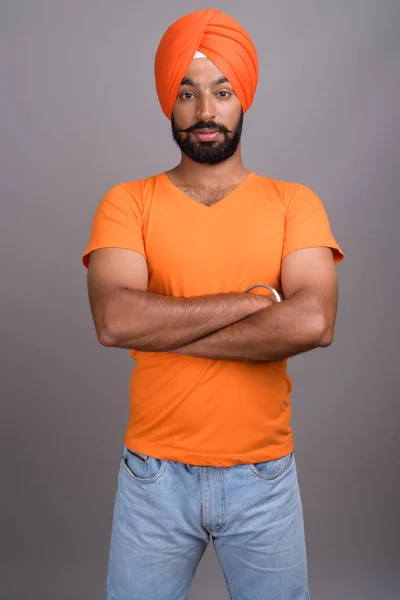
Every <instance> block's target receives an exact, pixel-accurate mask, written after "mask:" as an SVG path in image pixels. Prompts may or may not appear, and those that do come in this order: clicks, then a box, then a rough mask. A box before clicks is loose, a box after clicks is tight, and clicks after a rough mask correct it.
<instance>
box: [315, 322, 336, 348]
mask: <svg viewBox="0 0 400 600" xmlns="http://www.w3.org/2000/svg"><path fill="white" fill-rule="evenodd" d="M333 331H334V326H333V325H332V323H327V322H326V320H324V322H323V324H322V326H321V327H320V331H319V336H318V346H319V347H320V348H327V347H328V346H330V345H331V344H332V342H333Z"/></svg>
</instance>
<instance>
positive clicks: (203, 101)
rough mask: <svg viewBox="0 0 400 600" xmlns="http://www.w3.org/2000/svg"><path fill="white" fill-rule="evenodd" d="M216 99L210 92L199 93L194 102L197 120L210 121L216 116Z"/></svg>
mask: <svg viewBox="0 0 400 600" xmlns="http://www.w3.org/2000/svg"><path fill="white" fill-rule="evenodd" d="M216 107H217V105H216V101H215V99H214V98H213V96H212V95H211V94H202V95H199V98H198V100H197V103H196V118H197V119H198V120H199V121H210V120H212V119H215V117H216V112H217V111H216Z"/></svg>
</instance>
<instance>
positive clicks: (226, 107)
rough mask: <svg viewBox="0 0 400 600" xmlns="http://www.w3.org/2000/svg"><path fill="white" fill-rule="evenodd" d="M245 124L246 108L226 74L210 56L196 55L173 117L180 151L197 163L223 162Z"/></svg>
mask: <svg viewBox="0 0 400 600" xmlns="http://www.w3.org/2000/svg"><path fill="white" fill-rule="evenodd" d="M242 125H243V110H242V107H241V105H240V102H239V99H238V98H237V96H236V95H235V93H234V91H233V88H232V86H231V85H230V83H229V82H228V80H227V79H226V77H224V75H223V74H222V73H221V71H219V69H217V67H216V66H215V65H214V64H213V63H212V62H211V61H210V60H209V59H208V58H196V59H194V60H193V61H192V63H191V65H190V67H189V69H188V71H187V72H186V74H185V77H184V79H183V80H182V84H181V86H180V88H179V92H178V97H177V99H176V102H175V105H174V108H173V112H172V117H171V126H172V135H173V138H174V140H175V142H176V143H177V144H178V146H179V148H180V149H181V151H182V152H183V153H184V154H186V155H187V156H188V157H189V158H191V159H192V160H194V161H195V162H198V163H202V164H209V165H216V164H218V163H221V162H223V161H225V160H227V159H228V158H230V157H231V156H233V154H235V152H236V150H237V148H238V145H239V142H240V137H241V134H242Z"/></svg>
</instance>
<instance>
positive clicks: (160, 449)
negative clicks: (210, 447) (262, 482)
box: [124, 435, 294, 467]
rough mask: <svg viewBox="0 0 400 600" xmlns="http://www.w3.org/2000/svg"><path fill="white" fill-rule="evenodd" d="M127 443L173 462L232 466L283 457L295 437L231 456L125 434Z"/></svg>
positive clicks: (154, 456) (138, 449)
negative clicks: (193, 450) (172, 445)
mask: <svg viewBox="0 0 400 600" xmlns="http://www.w3.org/2000/svg"><path fill="white" fill-rule="evenodd" d="M124 443H125V445H126V446H127V447H128V448H130V449H131V450H136V451H138V452H141V453H142V454H146V455H148V456H152V457H153V458H160V459H162V460H170V461H172V462H180V463H185V464H189V465H193V466H199V467H208V466H210V467H232V466H234V465H241V464H255V463H259V462H264V461H267V460H276V459H277V458H282V457H283V456H286V454H289V452H292V450H293V449H294V440H293V437H290V439H288V440H287V441H286V442H285V443H284V444H279V445H275V444H274V445H271V447H270V448H268V447H266V448H262V449H259V450H255V451H252V452H248V453H247V454H243V453H241V454H234V453H231V454H230V455H229V456H224V455H221V454H218V455H217V454H214V455H211V454H207V455H204V454H199V453H195V452H191V451H184V450H179V449H175V448H172V447H168V446H159V445H153V444H148V443H147V442H144V441H142V440H139V439H137V438H133V437H130V436H129V435H126V436H125V440H124Z"/></svg>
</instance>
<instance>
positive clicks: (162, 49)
mask: <svg viewBox="0 0 400 600" xmlns="http://www.w3.org/2000/svg"><path fill="white" fill-rule="evenodd" d="M197 50H198V51H199V52H202V53H203V54H205V55H206V56H207V58H209V59H210V60H211V61H212V62H213V63H214V64H215V66H216V67H217V68H218V69H219V70H220V71H221V73H223V75H224V76H225V77H226V78H227V79H228V81H229V83H230V84H231V86H232V88H233V91H234V92H235V94H236V96H237V97H238V98H239V101H240V103H241V105H242V108H243V112H246V111H247V110H248V109H249V108H250V106H251V103H252V102H253V98H254V94H255V91H256V87H257V82H258V57H257V51H256V49H255V46H254V44H253V42H252V41H251V39H250V37H249V34H248V33H247V31H246V30H245V29H244V28H243V27H242V26H241V25H240V24H239V23H238V22H237V21H235V19H233V18H232V17H230V16H228V15H226V14H224V13H222V12H221V11H219V10H217V9H216V8H208V9H206V10H198V11H196V12H192V13H189V14H188V15H185V16H184V17H181V18H180V19H178V20H177V21H175V22H174V23H172V25H170V27H169V28H168V29H167V31H166V32H165V33H164V35H163V37H162V38H161V41H160V44H159V46H158V49H157V52H156V56H155V61H154V74H155V80H156V88H157V95H158V99H159V101H160V104H161V108H162V110H163V112H164V114H165V116H166V117H168V119H171V115H172V109H173V107H174V104H175V101H176V98H177V95H178V90H179V86H180V84H181V81H182V79H183V77H184V76H185V73H186V71H187V70H188V68H189V65H190V63H191V62H192V60H193V57H194V55H195V53H196V51H197Z"/></svg>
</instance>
